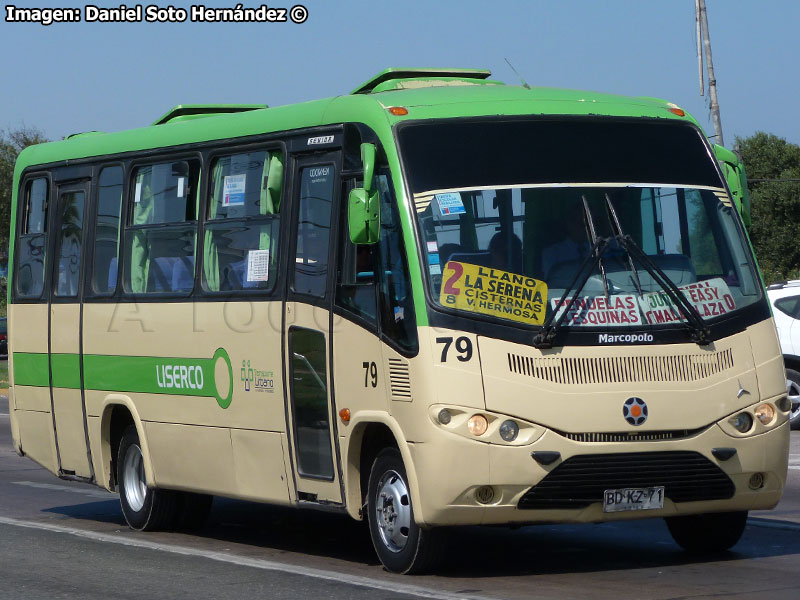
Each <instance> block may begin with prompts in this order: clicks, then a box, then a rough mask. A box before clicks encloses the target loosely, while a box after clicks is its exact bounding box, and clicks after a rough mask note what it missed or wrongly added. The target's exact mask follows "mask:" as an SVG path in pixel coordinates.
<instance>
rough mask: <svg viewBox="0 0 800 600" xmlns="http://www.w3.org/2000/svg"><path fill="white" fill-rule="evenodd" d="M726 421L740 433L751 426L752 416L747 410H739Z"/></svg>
mask: <svg viewBox="0 0 800 600" xmlns="http://www.w3.org/2000/svg"><path fill="white" fill-rule="evenodd" d="M728 422H729V423H730V424H731V425H733V426H734V427H735V428H736V430H737V431H740V432H741V433H747V432H748V431H750V429H751V428H752V427H753V417H751V416H750V413H747V412H740V413H739V414H738V415H736V416H734V417H731V418H730V419H729V420H728Z"/></svg>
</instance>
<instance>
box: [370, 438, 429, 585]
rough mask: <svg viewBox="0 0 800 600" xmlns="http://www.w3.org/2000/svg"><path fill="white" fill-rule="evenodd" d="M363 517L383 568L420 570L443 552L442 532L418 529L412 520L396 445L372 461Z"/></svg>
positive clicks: (401, 460) (409, 570) (412, 516)
mask: <svg viewBox="0 0 800 600" xmlns="http://www.w3.org/2000/svg"><path fill="white" fill-rule="evenodd" d="M382 494H383V495H384V496H383V497H382ZM367 520H368V521H369V533H370V537H371V538H372V545H373V546H374V547H375V552H376V553H377V554H378V558H379V559H380V561H381V562H382V563H383V566H384V567H386V569H387V570H389V571H392V572H394V573H424V572H427V571H430V570H431V569H433V568H434V567H436V565H438V564H439V562H440V559H441V556H442V554H443V543H444V541H443V535H442V531H441V530H437V529H422V528H421V527H419V525H417V523H416V522H415V521H414V507H413V506H412V505H411V494H410V493H408V477H407V476H406V469H405V465H404V464H403V459H402V457H401V455H400V451H399V450H397V448H386V449H384V450H382V451H381V452H380V453H379V454H378V456H377V458H376V459H375V462H374V463H373V464H372V470H371V471H370V474H369V484H368V486H367Z"/></svg>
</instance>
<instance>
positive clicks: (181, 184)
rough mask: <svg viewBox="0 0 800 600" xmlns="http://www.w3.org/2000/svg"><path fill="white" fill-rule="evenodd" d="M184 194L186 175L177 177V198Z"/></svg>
mask: <svg viewBox="0 0 800 600" xmlns="http://www.w3.org/2000/svg"><path fill="white" fill-rule="evenodd" d="M184 196H186V177H178V198H183V197H184Z"/></svg>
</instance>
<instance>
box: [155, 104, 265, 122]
mask: <svg viewBox="0 0 800 600" xmlns="http://www.w3.org/2000/svg"><path fill="white" fill-rule="evenodd" d="M264 108H269V107H268V106H267V105H266V104H178V106H176V107H174V108H172V109H171V110H169V111H167V112H166V113H165V114H164V115H162V116H161V117H160V118H159V119H157V120H156V121H155V122H154V123H153V125H164V124H166V123H172V122H175V121H188V120H189V119H201V118H203V117H211V116H214V115H224V114H231V113H240V112H247V111H250V110H260V109H264Z"/></svg>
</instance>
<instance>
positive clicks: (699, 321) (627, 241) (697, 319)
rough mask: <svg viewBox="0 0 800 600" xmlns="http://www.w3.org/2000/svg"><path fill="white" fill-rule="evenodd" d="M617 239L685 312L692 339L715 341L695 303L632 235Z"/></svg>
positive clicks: (702, 343)
mask: <svg viewBox="0 0 800 600" xmlns="http://www.w3.org/2000/svg"><path fill="white" fill-rule="evenodd" d="M616 240H617V243H618V244H619V245H620V246H622V247H623V248H625V250H626V251H628V252H630V251H631V250H633V254H635V255H636V257H637V258H638V259H639V262H640V263H641V264H642V266H643V267H644V268H645V269H646V270H647V272H648V273H650V275H651V276H652V277H653V279H655V281H656V283H657V284H658V285H659V286H661V288H662V289H663V290H664V291H665V292H666V294H667V296H669V298H670V300H672V302H673V303H674V304H675V305H676V306H677V307H678V309H679V310H680V311H681V312H682V313H683V315H684V316H685V317H686V326H687V327H688V328H689V330H690V332H691V336H692V341H693V342H695V343H696V344H697V345H698V346H705V345H706V344H710V343H711V342H712V341H713V340H712V339H711V330H710V329H709V328H708V327H707V326H706V324H705V323H704V322H703V317H701V316H700V313H699V312H697V309H696V308H695V307H694V305H692V303H691V302H689V300H687V298H686V296H684V295H683V292H682V291H681V290H680V288H678V286H677V285H675V282H673V281H672V280H671V279H670V278H669V277H667V275H666V273H664V271H662V270H661V268H660V267H659V266H658V265H657V264H655V263H654V262H653V261H652V260H651V259H650V257H649V256H647V254H645V252H644V251H643V250H642V249H641V248H639V246H638V245H637V244H636V242H635V241H633V238H632V237H631V236H629V235H618V236H617V237H616Z"/></svg>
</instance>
